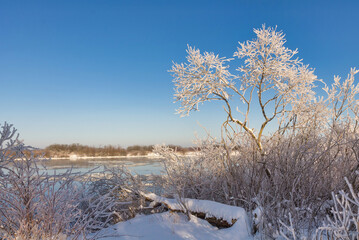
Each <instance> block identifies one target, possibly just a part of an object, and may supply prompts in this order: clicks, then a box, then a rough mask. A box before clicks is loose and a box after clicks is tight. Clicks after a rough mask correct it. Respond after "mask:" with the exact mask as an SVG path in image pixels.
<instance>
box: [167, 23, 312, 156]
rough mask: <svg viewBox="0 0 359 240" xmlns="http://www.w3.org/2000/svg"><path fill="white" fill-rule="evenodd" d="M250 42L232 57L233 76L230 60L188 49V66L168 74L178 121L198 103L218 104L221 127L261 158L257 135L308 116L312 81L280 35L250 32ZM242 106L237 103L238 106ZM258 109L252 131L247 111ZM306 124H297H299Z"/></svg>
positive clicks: (271, 30) (265, 30)
mask: <svg viewBox="0 0 359 240" xmlns="http://www.w3.org/2000/svg"><path fill="white" fill-rule="evenodd" d="M254 32H255V34H256V38H255V39H254V40H252V41H247V42H244V43H239V47H238V49H237V51H236V52H235V53H234V57H236V58H238V59H240V60H243V61H242V63H243V64H242V65H241V66H240V67H238V68H237V72H236V73H230V71H229V65H228V63H229V62H230V61H232V60H233V59H227V58H221V57H219V56H218V55H215V54H214V53H208V52H205V53H203V54H201V52H200V51H199V50H198V49H195V48H192V47H188V49H187V53H188V56H187V61H188V63H181V64H178V63H175V64H174V65H173V67H172V70H171V72H172V73H173V77H174V83H175V87H176V88H175V99H176V101H179V102H180V103H181V107H180V108H179V109H178V110H177V112H178V113H180V114H181V116H185V115H188V114H189V112H190V111H192V110H198V107H199V105H200V104H201V103H204V102H207V101H211V100H219V101H223V102H224V109H225V112H226V121H225V122H224V125H223V126H224V127H227V126H228V125H229V124H231V123H232V124H236V125H238V126H239V127H240V128H241V129H243V130H244V131H245V132H246V133H247V134H249V135H250V136H251V138H252V139H253V140H254V141H255V143H256V145H257V147H258V150H259V151H260V152H261V153H264V149H263V143H262V142H263V140H262V139H263V134H264V131H265V129H266V127H267V126H268V124H269V123H271V122H272V121H273V120H275V119H277V120H279V126H278V127H279V128H278V129H279V130H283V129H287V128H289V127H294V125H295V124H298V123H299V121H298V120H302V119H298V116H303V115H301V113H302V112H309V110H310V109H311V108H308V106H309V105H310V103H312V102H314V101H315V94H314V92H313V88H314V87H315V82H316V81H318V80H317V77H316V76H315V75H314V74H313V70H312V69H310V68H309V67H308V66H307V65H304V64H303V63H302V61H301V60H299V59H298V58H296V57H295V55H296V54H297V50H290V49H288V48H287V47H285V46H284V44H285V42H286V40H285V38H284V34H283V33H282V32H279V31H277V30H276V29H275V28H270V27H269V28H266V27H265V26H263V27H262V28H261V29H255V30H254ZM239 102H242V103H239ZM254 105H259V108H258V109H259V112H258V114H260V115H261V116H262V122H261V124H260V126H259V128H258V129H253V126H252V125H251V123H250V112H251V111H256V110H257V109H255V108H254ZM305 121H307V119H303V120H302V122H305Z"/></svg>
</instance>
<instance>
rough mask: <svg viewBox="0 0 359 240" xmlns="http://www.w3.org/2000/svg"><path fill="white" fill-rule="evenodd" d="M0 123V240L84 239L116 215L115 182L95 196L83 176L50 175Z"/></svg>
mask: <svg viewBox="0 0 359 240" xmlns="http://www.w3.org/2000/svg"><path fill="white" fill-rule="evenodd" d="M0 127H1V131H0V192H1V195H0V239H8V240H11V239H17V240H19V239H21V240H25V239H26V240H35V239H36V240H37V239H39V240H40V239H67V238H68V237H69V238H71V239H79V238H82V239H86V235H87V233H89V232H92V231H97V230H100V229H102V228H103V227H106V226H107V225H108V224H109V223H110V222H111V221H112V220H113V219H114V218H116V217H118V214H117V213H116V212H114V211H113V210H114V209H115V205H116V204H117V202H116V201H113V198H112V197H111V196H112V194H113V192H114V191H116V189H118V186H114V187H113V188H112V189H110V190H109V191H108V192H107V193H105V194H99V193H98V192H97V191H96V190H93V191H89V190H88V187H87V186H88V185H89V179H88V178H87V177H86V175H84V174H74V173H72V171H71V170H68V171H66V172H65V173H61V174H57V173H56V172H55V173H54V174H49V173H48V172H47V171H46V169H43V168H40V167H39V159H40V157H39V156H35V155H34V154H33V149H32V148H31V147H29V146H25V145H24V144H23V143H21V142H20V141H19V140H18V137H17V136H16V130H15V129H14V128H12V125H9V124H7V123H5V124H4V125H3V126H0ZM92 238H93V239H94V238H96V235H93V236H92Z"/></svg>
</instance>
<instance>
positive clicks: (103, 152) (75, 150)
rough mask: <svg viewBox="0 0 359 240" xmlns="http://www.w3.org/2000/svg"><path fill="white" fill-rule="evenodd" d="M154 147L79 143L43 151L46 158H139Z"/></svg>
mask: <svg viewBox="0 0 359 240" xmlns="http://www.w3.org/2000/svg"><path fill="white" fill-rule="evenodd" d="M169 147H170V148H172V149H176V150H177V152H180V153H186V152H189V151H193V148H191V147H181V146H176V145H169ZM152 149H153V145H149V146H140V145H134V146H129V147H127V148H122V147H120V146H117V147H115V146H112V145H106V146H103V147H91V146H86V145H81V144H78V143H74V144H52V145H50V146H48V147H46V148H45V149H44V150H43V151H44V153H45V156H46V157H69V156H70V155H74V154H75V155H77V156H88V157H98V156H137V155H147V154H149V153H151V152H152Z"/></svg>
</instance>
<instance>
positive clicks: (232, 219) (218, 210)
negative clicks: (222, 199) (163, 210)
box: [142, 193, 250, 229]
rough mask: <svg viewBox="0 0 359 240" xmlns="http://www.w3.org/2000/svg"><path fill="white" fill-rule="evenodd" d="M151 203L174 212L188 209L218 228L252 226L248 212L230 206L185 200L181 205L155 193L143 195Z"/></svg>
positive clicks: (206, 201)
mask: <svg viewBox="0 0 359 240" xmlns="http://www.w3.org/2000/svg"><path fill="white" fill-rule="evenodd" d="M142 194H143V196H144V197H145V198H147V199H148V200H150V201H154V202H158V203H163V204H164V205H166V206H167V207H168V208H169V209H170V210H172V211H183V212H185V211H186V209H187V210H188V211H189V212H190V213H191V214H193V215H196V216H198V217H200V218H204V219H206V220H207V221H208V222H209V223H211V224H213V225H216V226H217V227H230V226H232V225H233V224H235V223H236V225H237V224H239V225H242V226H243V227H244V226H245V227H246V228H247V229H249V228H250V227H249V226H250V224H249V220H248V216H247V213H246V211H245V210H244V209H243V208H241V207H236V206H229V205H225V204H222V203H218V202H214V201H209V200H197V199H189V198H184V199H182V200H181V202H182V203H183V204H184V205H185V208H184V206H183V205H182V204H181V203H179V202H178V201H177V200H176V199H169V198H165V197H161V196H158V195H156V194H154V193H142Z"/></svg>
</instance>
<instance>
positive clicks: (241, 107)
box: [156, 26, 359, 239]
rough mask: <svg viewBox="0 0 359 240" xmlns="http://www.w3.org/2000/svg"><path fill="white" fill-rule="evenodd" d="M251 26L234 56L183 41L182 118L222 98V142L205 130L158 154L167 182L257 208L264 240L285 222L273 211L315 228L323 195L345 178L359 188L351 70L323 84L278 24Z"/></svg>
mask: <svg viewBox="0 0 359 240" xmlns="http://www.w3.org/2000/svg"><path fill="white" fill-rule="evenodd" d="M254 33H255V35H256V38H255V39H253V40H251V41H246V42H243V43H239V46H238V49H237V51H235V53H234V58H222V57H219V56H218V55H216V54H214V53H208V52H204V53H201V52H200V51H199V50H198V49H196V48H193V47H190V46H189V47H188V49H187V53H188V56H187V62H186V63H174V64H173V67H172V69H171V73H172V74H173V77H174V80H173V82H174V84H175V94H174V96H175V100H176V101H177V102H179V103H180V107H179V109H178V110H177V113H179V114H181V116H186V115H189V113H190V112H191V111H196V110H198V109H199V105H201V104H204V103H205V102H210V101H214V100H217V101H221V102H222V103H223V107H224V110H225V113H224V115H225V121H224V122H223V125H222V129H223V130H224V131H223V132H222V133H223V134H222V139H221V141H220V142H218V141H215V140H214V139H213V138H212V137H210V136H209V138H208V139H207V141H206V140H205V141H202V143H200V144H199V145H198V147H197V151H196V154H195V156H194V157H191V158H190V157H180V156H178V155H177V154H176V153H175V152H173V151H169V150H168V148H167V149H166V148H165V147H157V148H156V152H157V153H159V154H160V155H162V156H164V157H167V158H168V159H169V160H166V161H165V167H166V170H167V176H166V177H167V184H168V186H169V187H168V189H174V190H175V194H178V193H179V192H180V193H181V194H182V195H183V197H192V198H198V199H211V200H216V201H219V202H223V203H227V204H233V205H238V206H242V207H245V208H246V209H247V210H248V211H249V212H251V211H252V210H253V209H261V217H260V219H255V214H253V216H254V224H253V231H254V232H255V231H259V232H260V233H261V234H263V236H265V238H266V239H267V238H268V239H271V238H274V236H275V235H276V233H278V232H279V231H280V229H281V228H282V227H283V225H282V224H281V223H280V221H279V219H282V220H283V221H284V222H286V223H285V226H288V225H291V224H290V223H292V225H293V226H292V227H293V229H294V230H293V231H295V232H301V231H303V230H304V231H307V232H308V233H313V229H315V228H317V227H319V226H321V224H322V223H323V221H324V220H325V215H326V213H327V212H326V211H327V210H328V208H326V207H325V206H327V205H328V202H330V200H331V198H332V195H331V193H332V192H334V193H337V192H338V191H339V190H341V189H345V188H346V185H345V182H344V181H343V179H344V178H345V177H346V178H347V179H348V180H347V181H348V182H349V183H350V184H351V186H353V189H354V190H355V191H356V192H357V189H358V186H359V180H358V175H357V174H355V172H356V171H358V170H359V154H358V153H359V144H358V143H359V131H358V130H359V127H358V124H359V121H358V120H359V118H358V117H359V101H358V93H359V85H358V83H356V82H355V75H356V74H357V73H358V72H359V71H358V70H356V69H355V68H353V69H351V71H350V73H349V74H348V76H347V78H345V79H341V78H340V77H338V76H335V77H334V82H333V84H328V85H327V84H326V83H325V82H324V81H322V80H319V79H318V78H317V76H316V75H315V74H314V70H313V69H311V68H310V67H309V66H307V65H305V64H303V62H302V60H300V59H298V58H297V57H296V54H297V53H298V51H297V50H291V49H288V48H287V47H285V43H286V40H285V36H284V34H283V33H282V32H280V31H277V29H276V28H271V27H269V28H267V27H265V26H263V27H262V28H260V29H255V30H254ZM229 63H233V65H234V66H235V67H236V71H232V69H234V68H230V66H229ZM320 85H322V86H323V87H322V90H323V91H320V94H318V92H317V91H316V90H317V89H320V88H319V86H320ZM253 118H255V121H253ZM258 121H259V124H258ZM208 140H209V141H208ZM266 175H267V176H266ZM348 190H349V189H347V191H348ZM288 217H289V218H288Z"/></svg>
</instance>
